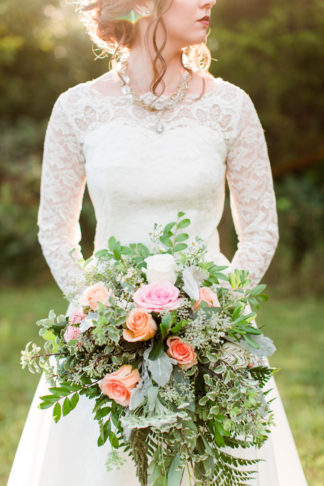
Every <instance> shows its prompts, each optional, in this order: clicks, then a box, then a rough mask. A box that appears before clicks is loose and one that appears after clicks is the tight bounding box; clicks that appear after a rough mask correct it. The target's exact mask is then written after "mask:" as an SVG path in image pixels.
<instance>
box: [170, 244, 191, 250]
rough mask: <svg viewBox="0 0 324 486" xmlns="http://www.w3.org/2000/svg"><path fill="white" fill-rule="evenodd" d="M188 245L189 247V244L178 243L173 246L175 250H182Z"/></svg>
mask: <svg viewBox="0 0 324 486" xmlns="http://www.w3.org/2000/svg"><path fill="white" fill-rule="evenodd" d="M187 247H188V245H187V244H186V243H178V244H177V245H175V247H174V248H173V251H182V250H185V249H186V248H187Z"/></svg>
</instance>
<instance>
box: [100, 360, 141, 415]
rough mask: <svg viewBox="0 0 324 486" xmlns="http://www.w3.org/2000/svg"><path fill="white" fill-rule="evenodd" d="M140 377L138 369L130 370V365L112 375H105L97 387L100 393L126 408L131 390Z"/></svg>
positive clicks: (122, 367)
mask: <svg viewBox="0 0 324 486" xmlns="http://www.w3.org/2000/svg"><path fill="white" fill-rule="evenodd" d="M140 379H141V376H140V374H139V371H138V369H134V370H132V366H131V365H123V366H121V367H120V368H119V370H117V371H115V372H114V373H109V374H107V375H106V376H105V377H104V378H103V379H102V380H101V383H100V385H99V387H100V389H101V391H102V393H103V394H104V395H107V396H108V397H109V398H111V399H112V400H114V401H115V402H116V403H119V404H120V405H122V406H123V407H127V405H128V404H129V402H130V396H131V390H132V389H133V388H135V386H136V385H137V383H138V382H139V381H140Z"/></svg>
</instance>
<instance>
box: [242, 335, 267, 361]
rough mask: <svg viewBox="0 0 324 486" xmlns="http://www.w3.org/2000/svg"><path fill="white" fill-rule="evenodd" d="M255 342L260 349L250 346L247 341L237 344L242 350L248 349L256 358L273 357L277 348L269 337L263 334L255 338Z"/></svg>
mask: <svg viewBox="0 0 324 486" xmlns="http://www.w3.org/2000/svg"><path fill="white" fill-rule="evenodd" d="M253 341H255V342H256V343H257V344H258V345H259V348H254V347H252V346H250V345H249V343H247V342H246V341H245V340H241V341H240V342H236V344H238V345H239V346H241V348H244V349H246V350H247V351H250V353H252V354H254V355H255V356H257V357H259V358H263V357H267V356H272V355H273V353H274V352H275V351H276V349H277V348H276V346H275V345H274V343H273V341H272V339H270V338H269V337H266V336H264V335H263V334H260V335H257V336H253Z"/></svg>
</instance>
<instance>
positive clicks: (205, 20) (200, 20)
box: [198, 15, 210, 25]
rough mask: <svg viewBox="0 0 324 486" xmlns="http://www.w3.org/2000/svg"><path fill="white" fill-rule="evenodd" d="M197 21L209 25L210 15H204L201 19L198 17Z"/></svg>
mask: <svg viewBox="0 0 324 486" xmlns="http://www.w3.org/2000/svg"><path fill="white" fill-rule="evenodd" d="M198 22H201V23H202V24H205V25H209V22H210V17H209V16H208V15H205V17H202V18H201V19H199V20H198Z"/></svg>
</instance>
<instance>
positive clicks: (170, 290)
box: [133, 280, 180, 312]
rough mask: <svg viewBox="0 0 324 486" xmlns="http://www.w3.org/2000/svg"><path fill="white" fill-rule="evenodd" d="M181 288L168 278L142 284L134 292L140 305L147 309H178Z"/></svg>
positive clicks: (135, 298)
mask: <svg viewBox="0 0 324 486" xmlns="http://www.w3.org/2000/svg"><path fill="white" fill-rule="evenodd" d="M179 293H180V291H179V289H177V287H175V286H174V285H173V284H172V283H170V282H168V281H166V280H157V281H155V282H153V283H151V284H148V285H142V287H140V288H139V289H138V290H137V291H136V292H135V294H134V297H133V300H134V302H136V304H137V305H138V307H141V308H143V309H145V310H147V311H155V312H160V311H162V310H172V309H177V308H178V307H179V305H180V302H179V300H178V296H179Z"/></svg>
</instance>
